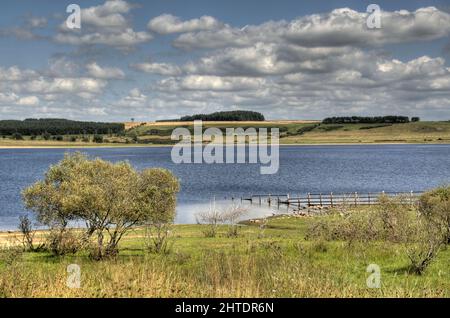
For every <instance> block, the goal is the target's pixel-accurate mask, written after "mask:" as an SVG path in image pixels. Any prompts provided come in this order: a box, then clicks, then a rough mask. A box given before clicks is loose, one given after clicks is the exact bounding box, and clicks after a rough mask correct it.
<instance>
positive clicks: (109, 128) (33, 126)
mask: <svg viewBox="0 0 450 318" xmlns="http://www.w3.org/2000/svg"><path fill="white" fill-rule="evenodd" d="M124 130H125V125H124V124H120V123H100V122H82V121H73V120H67V119H25V120H24V121H20V120H1V121H0V135H2V134H3V135H12V134H14V133H15V132H17V133H20V134H22V135H32V134H35V135H42V134H45V133H48V134H50V135H80V134H84V133H85V134H107V133H108V132H112V133H119V132H121V131H124ZM46 140H48V139H46Z"/></svg>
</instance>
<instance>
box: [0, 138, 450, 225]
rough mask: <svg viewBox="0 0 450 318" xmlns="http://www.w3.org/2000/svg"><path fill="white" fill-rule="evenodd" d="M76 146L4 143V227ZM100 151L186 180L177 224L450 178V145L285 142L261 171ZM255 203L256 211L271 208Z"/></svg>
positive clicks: (159, 154) (94, 152)
mask: <svg viewBox="0 0 450 318" xmlns="http://www.w3.org/2000/svg"><path fill="white" fill-rule="evenodd" d="M74 151H77V150H76V149H0V230H12V229H16V227H17V223H18V217H19V216H20V215H23V214H25V213H26V211H25V209H24V208H23V205H22V200H21V196H20V192H21V190H22V189H23V188H25V187H26V186H27V185H30V184H32V183H33V182H35V181H37V180H39V179H42V178H43V175H44V173H45V171H46V170H47V169H48V167H49V165H51V164H55V163H57V162H58V161H59V160H61V159H62V158H63V155H64V153H65V152H74ZM78 151H82V152H85V153H87V154H89V155H90V156H93V157H101V158H102V159H105V160H109V161H113V162H117V161H122V160H128V161H129V162H130V163H131V164H132V165H133V166H135V167H136V168H138V169H144V168H150V167H164V168H168V169H170V170H172V171H173V172H174V173H175V174H176V175H177V176H178V177H179V178H180V180H181V192H180V194H179V196H178V208H177V219H176V222H177V223H193V222H195V213H197V212H198V211H199V210H201V209H205V208H207V207H208V205H209V202H210V201H211V200H212V199H213V198H215V199H216V200H218V201H222V200H228V199H230V198H231V197H236V198H240V197H241V196H248V195H251V194H256V193H261V194H267V193H280V194H281V193H291V194H304V193H307V192H323V193H329V192H334V193H340V192H343V193H349V192H355V191H357V192H361V193H364V192H381V191H393V192H409V191H423V190H426V189H429V188H432V187H435V186H439V185H444V184H450V145H355V146H285V147H280V169H279V172H278V173H277V174H275V175H261V174H260V166H259V165H256V164H213V165H210V164H179V165H177V164H174V163H172V160H171V156H170V152H171V148H170V147H157V148H95V149H81V150H78ZM270 212H271V211H270V210H268V208H265V209H254V210H253V211H252V213H253V215H258V216H259V215H261V214H267V213H270Z"/></svg>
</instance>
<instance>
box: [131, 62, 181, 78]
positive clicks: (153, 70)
mask: <svg viewBox="0 0 450 318" xmlns="http://www.w3.org/2000/svg"><path fill="white" fill-rule="evenodd" d="M131 67H132V68H134V69H136V70H138V71H141V72H145V73H150V74H159V75H166V76H176V75H180V74H181V73H182V71H181V69H180V68H179V67H178V66H176V65H173V64H167V63H137V64H132V65H131Z"/></svg>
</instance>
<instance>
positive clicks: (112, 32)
mask: <svg viewBox="0 0 450 318" xmlns="http://www.w3.org/2000/svg"><path fill="white" fill-rule="evenodd" d="M131 9H132V5H130V4H129V3H128V2H126V1H123V0H108V1H106V2H105V3H104V4H102V5H99V6H93V7H89V8H86V9H82V10H81V30H71V29H68V28H67V26H66V23H65V21H64V22H63V23H62V24H61V25H60V27H59V29H58V31H59V32H58V33H57V34H56V35H55V36H54V40H55V41H56V42H59V43H65V44H70V45H78V46H80V45H107V46H112V47H117V48H120V49H122V50H130V49H133V48H134V47H135V46H136V45H138V44H142V43H145V42H148V41H150V40H152V39H153V36H152V35H151V34H149V33H148V32H145V31H135V30H133V28H132V27H131V26H130V23H129V21H128V20H127V18H126V16H125V14H128V13H129V11H130V10H131Z"/></svg>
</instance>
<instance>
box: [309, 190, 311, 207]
mask: <svg viewBox="0 0 450 318" xmlns="http://www.w3.org/2000/svg"><path fill="white" fill-rule="evenodd" d="M310 206H311V193H308V207H310Z"/></svg>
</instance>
